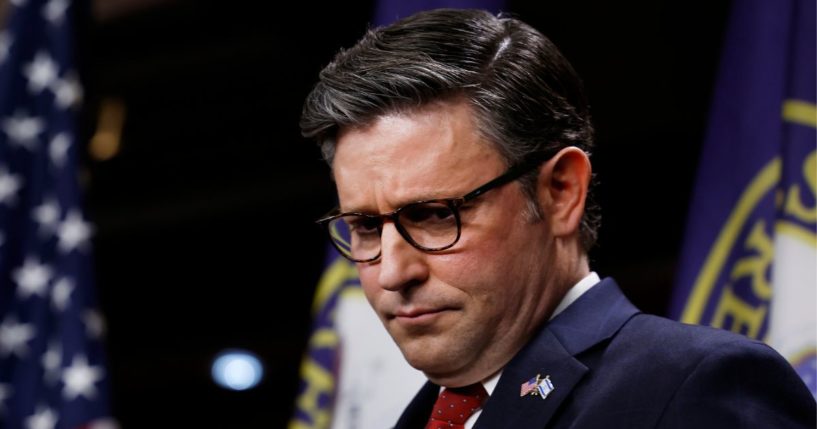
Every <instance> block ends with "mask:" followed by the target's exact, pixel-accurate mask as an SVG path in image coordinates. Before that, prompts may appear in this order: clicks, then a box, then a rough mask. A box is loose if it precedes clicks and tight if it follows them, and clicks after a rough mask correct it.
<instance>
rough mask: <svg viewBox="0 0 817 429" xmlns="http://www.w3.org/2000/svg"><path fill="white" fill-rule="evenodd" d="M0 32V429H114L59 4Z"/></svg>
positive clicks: (31, 6) (39, 5)
mask: <svg viewBox="0 0 817 429" xmlns="http://www.w3.org/2000/svg"><path fill="white" fill-rule="evenodd" d="M6 6H7V8H6V12H7V17H6V18H7V21H6V24H7V26H6V28H5V30H4V31H2V32H0V428H9V429H12V428H13V429H17V428H37V429H45V428H48V429H52V428H59V429H69V428H71V429H73V428H78V427H99V428H101V427H107V428H110V427H114V425H115V424H114V423H113V421H112V420H110V419H108V418H107V416H108V415H109V413H108V398H107V379H108V374H107V371H106V369H105V365H104V363H103V356H102V344H101V336H102V330H103V324H102V319H101V317H100V315H99V313H98V311H97V309H96V304H95V298H94V294H93V289H92V286H93V284H92V276H91V266H90V256H91V249H90V246H89V244H90V243H89V237H90V235H91V231H92V228H91V226H90V224H89V223H88V222H87V220H86V218H85V216H84V215H83V211H82V209H81V204H80V189H79V183H78V180H77V173H78V171H77V164H78V161H79V160H78V157H79V154H78V147H77V146H78V142H77V141H76V124H75V114H76V108H77V105H78V103H79V101H80V98H81V89H80V85H79V81H78V76H77V73H76V70H75V69H74V67H73V65H72V59H73V58H72V57H73V46H72V36H73V31H74V29H73V25H72V20H71V16H73V9H74V6H73V4H72V3H71V2H70V1H69V0H48V1H46V0H11V1H9V2H7V3H6Z"/></svg>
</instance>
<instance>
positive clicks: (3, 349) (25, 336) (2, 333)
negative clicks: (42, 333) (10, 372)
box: [0, 316, 36, 358]
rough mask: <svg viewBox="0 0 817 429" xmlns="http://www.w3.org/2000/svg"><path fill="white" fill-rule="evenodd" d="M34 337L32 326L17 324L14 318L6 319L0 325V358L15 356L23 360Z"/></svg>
mask: <svg viewBox="0 0 817 429" xmlns="http://www.w3.org/2000/svg"><path fill="white" fill-rule="evenodd" d="M35 336H36V333H35V329H34V327H33V326H31V325H29V324H25V323H17V319H15V318H14V316H10V317H7V318H6V320H4V321H3V324H2V325H0V356H10V355H12V354H14V355H17V357H19V358H24V357H25V355H26V354H28V344H26V343H28V342H29V341H31V339H33V338H34V337H35Z"/></svg>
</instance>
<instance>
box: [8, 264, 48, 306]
mask: <svg viewBox="0 0 817 429" xmlns="http://www.w3.org/2000/svg"><path fill="white" fill-rule="evenodd" d="M52 272H53V271H52V270H51V267H49V266H48V265H45V264H41V263H40V261H38V260H37V259H36V258H34V257H28V258H26V260H25V262H24V263H23V266H22V267H20V268H18V269H16V270H14V271H13V273H12V277H13V278H14V281H15V282H16V283H17V295H19V296H20V298H22V299H25V298H28V297H29V296H31V295H39V296H43V297H44V296H45V292H46V288H47V286H48V281H49V280H51V275H52Z"/></svg>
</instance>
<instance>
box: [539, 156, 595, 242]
mask: <svg viewBox="0 0 817 429" xmlns="http://www.w3.org/2000/svg"><path fill="white" fill-rule="evenodd" d="M591 175H592V167H591V165H590V158H589V157H588V156H587V154H586V153H584V151H583V150H581V149H579V148H577V147H575V146H570V147H566V148H564V149H562V150H561V151H559V153H557V154H556V155H555V156H554V157H553V158H551V159H550V161H548V162H547V163H546V164H545V166H544V168H542V169H541V171H540V172H539V199H540V201H539V202H540V204H541V207H542V208H543V209H544V214H545V222H548V223H550V225H551V232H552V233H553V235H554V236H555V237H566V236H569V235H571V234H575V233H577V232H578V230H579V225H580V224H581V220H582V215H583V214H584V202H585V198H586V197H587V189H588V187H589V186H590V177H591Z"/></svg>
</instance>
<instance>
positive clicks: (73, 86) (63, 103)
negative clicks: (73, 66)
mask: <svg viewBox="0 0 817 429" xmlns="http://www.w3.org/2000/svg"><path fill="white" fill-rule="evenodd" d="M51 90H53V91H54V95H55V96H56V97H57V99H56V101H57V106H59V107H60V108H62V109H67V108H69V107H73V106H75V105H77V104H79V102H80V100H82V86H80V84H79V79H77V77H76V76H75V75H74V74H73V73H69V74H67V75H66V77H65V78H63V79H57V81H56V82H54V85H53V86H52V87H51Z"/></svg>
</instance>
